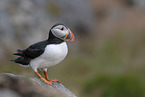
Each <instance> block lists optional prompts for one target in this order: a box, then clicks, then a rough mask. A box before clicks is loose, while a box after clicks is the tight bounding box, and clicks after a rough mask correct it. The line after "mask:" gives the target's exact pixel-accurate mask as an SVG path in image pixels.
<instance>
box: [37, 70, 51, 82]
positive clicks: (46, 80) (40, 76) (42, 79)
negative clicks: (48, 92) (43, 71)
mask: <svg viewBox="0 0 145 97" xmlns="http://www.w3.org/2000/svg"><path fill="white" fill-rule="evenodd" d="M36 74H37V75H38V76H39V77H40V78H41V79H42V80H44V81H45V82H46V83H47V84H49V85H52V82H50V81H48V80H46V79H45V78H43V77H42V76H41V75H40V74H39V73H38V72H36Z"/></svg>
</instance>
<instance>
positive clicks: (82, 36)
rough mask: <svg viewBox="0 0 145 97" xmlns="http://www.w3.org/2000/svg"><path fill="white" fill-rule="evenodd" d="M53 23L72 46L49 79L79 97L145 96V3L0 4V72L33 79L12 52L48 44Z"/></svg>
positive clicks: (37, 0)
mask: <svg viewBox="0 0 145 97" xmlns="http://www.w3.org/2000/svg"><path fill="white" fill-rule="evenodd" d="M55 23H64V24H65V25H67V26H68V27H69V28H70V29H71V30H72V32H73V33H74V34H75V38H76V41H75V42H74V43H71V42H69V43H68V45H69V54H68V56H67V57H66V59H65V60H63V62H61V63H60V64H59V65H56V66H53V67H51V68H49V69H48V75H49V77H50V78H56V79H59V80H60V81H61V83H62V84H63V85H64V86H66V87H67V88H68V89H70V90H71V91H72V92H74V93H75V94H76V95H77V96H78V97H145V59H144V58H145V0H0V73H3V72H7V73H13V74H16V75H18V74H20V75H25V76H28V77H33V76H35V77H37V76H36V74H35V73H34V71H33V70H32V69H31V68H24V67H21V66H19V65H18V64H15V63H13V62H10V60H11V59H14V58H16V56H13V55H12V53H14V52H15V51H16V49H24V48H27V47H28V46H29V45H31V44H33V43H36V42H39V41H41V40H45V39H47V37H48V36H47V35H48V30H49V29H50V28H51V27H52V26H53V25H54V24H55ZM40 72H41V71H40ZM41 74H42V72H41Z"/></svg>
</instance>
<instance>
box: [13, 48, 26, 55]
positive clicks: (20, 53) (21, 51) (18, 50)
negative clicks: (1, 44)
mask: <svg viewBox="0 0 145 97" xmlns="http://www.w3.org/2000/svg"><path fill="white" fill-rule="evenodd" d="M13 55H18V56H24V55H23V50H20V49H17V51H16V53H14V54H13Z"/></svg>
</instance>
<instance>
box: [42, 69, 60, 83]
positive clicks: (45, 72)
mask: <svg viewBox="0 0 145 97" xmlns="http://www.w3.org/2000/svg"><path fill="white" fill-rule="evenodd" d="M43 72H44V75H45V78H46V80H47V81H55V82H59V81H58V80H57V79H49V78H48V76H47V68H45V69H43Z"/></svg>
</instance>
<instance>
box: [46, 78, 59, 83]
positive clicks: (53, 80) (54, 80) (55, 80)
mask: <svg viewBox="0 0 145 97" xmlns="http://www.w3.org/2000/svg"><path fill="white" fill-rule="evenodd" d="M47 81H52V82H58V83H60V81H58V80H57V79H48V80H47Z"/></svg>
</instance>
